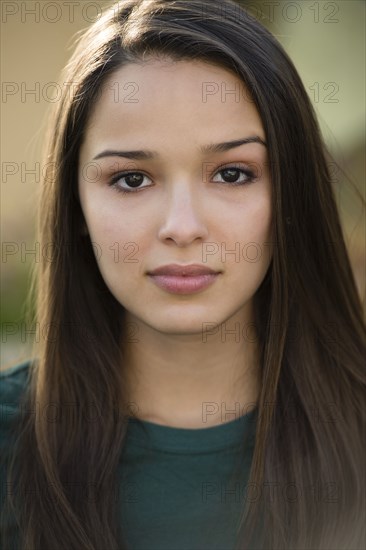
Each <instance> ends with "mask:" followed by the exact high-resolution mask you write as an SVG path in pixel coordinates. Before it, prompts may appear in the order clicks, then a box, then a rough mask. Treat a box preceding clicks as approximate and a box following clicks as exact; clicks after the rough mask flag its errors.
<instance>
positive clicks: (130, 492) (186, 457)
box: [0, 362, 257, 550]
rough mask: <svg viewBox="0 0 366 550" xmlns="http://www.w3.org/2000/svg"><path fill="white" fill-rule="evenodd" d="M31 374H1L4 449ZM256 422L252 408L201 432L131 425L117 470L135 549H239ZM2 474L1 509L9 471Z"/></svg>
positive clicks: (22, 370)
mask: <svg viewBox="0 0 366 550" xmlns="http://www.w3.org/2000/svg"><path fill="white" fill-rule="evenodd" d="M28 371H29V362H24V363H21V364H19V365H16V366H14V367H11V368H8V369H7V370H5V371H3V372H0V407H1V409H0V450H1V452H4V451H5V450H9V445H10V441H11V440H10V438H11V435H12V428H11V421H12V419H13V418H15V417H16V414H17V410H19V399H20V397H21V394H22V391H23V390H24V389H25V387H26V385H27V376H28ZM226 414H227V415H228V414H229V413H228V411H226ZM232 414H233V413H232ZM256 417H257V409H254V410H252V411H251V412H249V413H246V414H244V415H242V416H240V417H239V418H234V419H232V420H230V421H226V422H223V423H221V424H219V425H217V426H214V427H208V428H207V427H206V428H199V429H188V428H173V427H168V426H162V425H159V424H155V423H152V422H148V421H141V420H136V419H133V420H132V419H131V420H130V421H129V424H128V430H127V436H126V438H127V439H126V443H125V446H124V449H123V452H122V453H121V459H120V465H119V480H120V487H121V491H120V493H121V495H123V499H121V498H119V499H118V500H117V502H119V505H120V513H121V521H122V525H123V533H124V538H125V541H126V542H127V544H128V547H129V549H130V550H234V547H235V537H236V535H235V533H236V527H237V522H238V521H239V519H240V512H241V510H242V508H243V506H244V504H245V497H246V491H247V490H248V487H247V480H248V477H249V469H250V465H251V460H252V453H253V446H254V438H255V425H256ZM227 418H230V417H229V416H227ZM10 452H11V449H10ZM0 474H1V479H0V482H1V500H0V504H1V506H2V505H3V501H4V496H5V490H6V488H5V475H6V471H5V468H3V470H2V471H1V472H0ZM122 488H123V490H122ZM116 490H117V493H118V492H119V490H118V488H117V489H116ZM117 496H118V495H117ZM9 521H10V519H9ZM14 531H16V528H14ZM15 536H16V534H15Z"/></svg>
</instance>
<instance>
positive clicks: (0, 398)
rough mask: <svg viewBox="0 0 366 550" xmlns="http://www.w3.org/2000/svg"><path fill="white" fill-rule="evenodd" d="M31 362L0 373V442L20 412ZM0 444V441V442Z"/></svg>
mask: <svg viewBox="0 0 366 550" xmlns="http://www.w3.org/2000/svg"><path fill="white" fill-rule="evenodd" d="M32 363H33V361H32V360H30V359H29V360H26V361H23V362H21V363H18V364H16V365H12V366H11V367H8V368H6V369H5V370H2V371H0V440H4V438H5V437H6V435H7V434H9V431H11V427H12V425H13V422H15V420H16V418H17V417H18V414H19V412H21V401H22V396H23V395H24V393H25V390H26V389H27V387H28V382H29V375H30V369H31V365H32ZM0 444H1V441H0Z"/></svg>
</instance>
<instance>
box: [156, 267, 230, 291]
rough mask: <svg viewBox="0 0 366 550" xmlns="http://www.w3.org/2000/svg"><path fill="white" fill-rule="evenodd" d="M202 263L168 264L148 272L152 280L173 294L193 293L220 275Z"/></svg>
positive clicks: (207, 285)
mask: <svg viewBox="0 0 366 550" xmlns="http://www.w3.org/2000/svg"><path fill="white" fill-rule="evenodd" d="M220 273H221V271H214V270H213V269H211V268H210V267H207V266H205V265H202V264H189V265H179V264H169V265H164V266H162V267H159V268H157V269H154V271H151V272H148V275H149V277H150V278H151V279H152V281H153V282H154V283H155V284H156V285H157V286H158V287H160V288H162V289H163V290H165V291H167V292H171V293H173V294H195V293H196V292H200V291H201V290H204V289H205V288H208V287H209V286H210V285H212V283H213V282H214V281H215V280H216V279H217V277H218V276H219V275H220Z"/></svg>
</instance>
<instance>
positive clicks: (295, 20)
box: [0, 0, 366, 369]
mask: <svg viewBox="0 0 366 550" xmlns="http://www.w3.org/2000/svg"><path fill="white" fill-rule="evenodd" d="M122 1H123V0H120V3H121V2H122ZM241 4H242V5H244V7H246V9H247V10H248V11H249V12H250V13H251V14H252V15H254V17H256V18H257V19H258V20H260V21H261V22H262V23H263V24H264V25H265V26H266V27H267V28H269V29H270V30H271V31H272V32H273V34H275V36H276V37H277V38H278V40H279V41H280V42H281V43H282V45H283V46H284V48H285V49H286V51H287V52H288V54H289V55H290V57H291V58H292V60H293V61H294V63H295V66H296V67H297V69H298V71H299V73H300V76H301V77H302V80H303V82H304V85H305V87H306V89H307V92H308V94H309V97H310V98H311V100H312V102H313V105H314V107H315V109H316V112H317V115H318V119H319V122H320V126H321V129H322V132H323V135H324V138H325V140H326V143H327V145H328V147H329V148H330V151H331V153H332V155H333V156H334V158H335V159H336V161H337V163H339V164H340V166H341V168H342V169H343V170H345V172H346V174H347V175H348V176H349V178H350V179H351V181H352V182H353V184H354V186H355V187H356V188H357V189H358V191H359V192H360V193H361V194H362V195H363V197H364V198H365V67H366V60H365V51H366V47H365V28H366V25H365V23H366V21H365V11H366V10H365V7H366V6H365V2H364V1H363V0H338V1H336V2H329V1H323V0H320V1H313V0H309V1H308V0H301V1H300V0H298V1H297V2H296V1H295V2H289V1H280V0H277V1H270V0H263V1H254V0H250V1H248V2H241ZM0 5H1V27H2V28H1V80H2V97H1V168H2V179H1V235H2V237H1V240H2V261H1V367H0V368H1V369H4V368H7V367H8V366H10V365H12V364H14V363H15V362H17V361H19V362H20V361H22V360H25V359H27V355H28V353H29V350H30V346H31V345H32V343H33V339H34V338H35V337H38V336H37V333H34V332H33V333H32V329H34V328H35V327H31V326H29V325H27V324H26V323H25V321H24V313H25V311H24V305H25V300H26V296H27V291H28V288H29V282H30V280H29V277H30V272H31V269H32V266H33V264H34V263H35V262H37V261H39V255H40V254H41V251H40V250H39V249H37V245H36V242H35V241H36V236H35V214H36V203H37V193H38V191H39V186H40V177H41V173H42V165H41V148H42V139H43V134H44V128H45V122H46V116H47V113H48V111H49V109H50V107H51V106H52V103H54V102H55V101H57V90H58V88H57V86H56V83H57V82H58V81H59V78H60V71H61V69H62V68H63V67H64V65H65V64H66V63H67V60H68V58H69V57H70V55H71V53H72V51H73V40H74V38H75V35H76V33H77V32H78V31H80V30H81V29H85V28H87V27H88V26H89V25H91V24H92V23H93V22H94V21H95V20H96V19H98V18H99V17H100V16H101V15H102V13H104V12H105V11H106V10H107V9H108V8H109V6H110V5H111V2H109V1H108V2H107V1H104V0H98V1H95V2H94V1H93V2H89V1H87V0H81V1H70V0H68V1H67V2H66V1H63V0H53V1H52V2H51V1H50V2H48V1H47V0H43V1H41V2H39V1H38V2H34V1H30V0H28V1H25V2H24V1H22V2H20V1H18V0H16V1H5V0H2V2H0ZM331 170H332V174H333V177H334V181H335V190H336V198H337V201H338V205H339V210H340V213H341V218H342V224H343V227H344V233H345V237H346V244H347V247H348V250H349V254H350V257H351V262H352V266H353V269H354V273H355V277H356V282H357V286H358V289H359V293H360V296H361V299H362V300H363V302H364V304H365V272H366V253H365V212H364V211H362V208H361V206H360V202H359V201H358V200H357V195H356V191H355V190H354V189H353V187H352V185H351V184H350V183H349V181H348V180H346V179H345V178H344V176H343V174H342V172H341V171H339V170H338V168H337V167H336V165H332V166H331Z"/></svg>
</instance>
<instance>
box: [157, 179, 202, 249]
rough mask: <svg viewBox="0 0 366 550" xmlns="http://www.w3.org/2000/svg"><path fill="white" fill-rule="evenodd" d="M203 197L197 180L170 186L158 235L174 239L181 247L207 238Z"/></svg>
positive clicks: (162, 237)
mask: <svg viewBox="0 0 366 550" xmlns="http://www.w3.org/2000/svg"><path fill="white" fill-rule="evenodd" d="M202 199H203V197H201V196H200V193H199V191H198V184H197V182H191V183H188V182H177V183H174V184H172V185H171V186H170V189H169V191H168V192H167V196H166V202H164V203H163V204H162V212H163V214H162V219H163V221H162V223H161V226H160V228H159V233H158V237H159V239H160V240H161V241H167V240H168V241H169V240H171V241H174V242H175V244H176V245H177V246H179V247H183V246H187V245H189V244H191V243H192V242H194V241H195V240H196V239H200V240H204V239H207V235H208V229H207V226H206V223H205V221H204V217H203V212H202Z"/></svg>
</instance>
